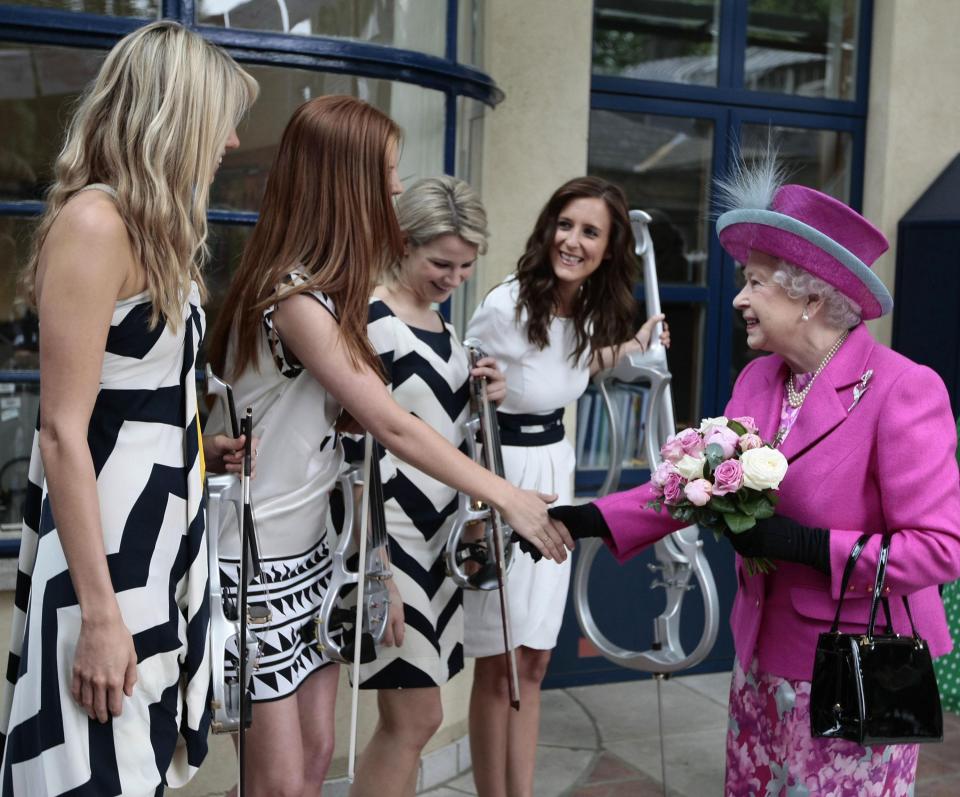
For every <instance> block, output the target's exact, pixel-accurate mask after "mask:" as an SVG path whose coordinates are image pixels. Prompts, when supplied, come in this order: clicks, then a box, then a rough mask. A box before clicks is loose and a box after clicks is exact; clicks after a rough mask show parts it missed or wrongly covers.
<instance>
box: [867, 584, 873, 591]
mask: <svg viewBox="0 0 960 797" xmlns="http://www.w3.org/2000/svg"><path fill="white" fill-rule="evenodd" d="M866 590H867V592H873V587H871V586H870V585H869V584H867V586H866Z"/></svg>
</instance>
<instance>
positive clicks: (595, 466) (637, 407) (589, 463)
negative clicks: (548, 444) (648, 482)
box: [576, 382, 650, 470]
mask: <svg viewBox="0 0 960 797" xmlns="http://www.w3.org/2000/svg"><path fill="white" fill-rule="evenodd" d="M607 389H608V390H609V391H610V398H611V403H612V405H613V411H614V413H615V414H616V422H615V424H614V425H615V427H616V428H617V430H618V431H619V435H620V451H621V458H622V466H623V467H624V468H643V467H646V456H645V454H644V434H645V431H646V412H647V401H648V398H649V394H650V390H649V388H648V387H647V386H646V385H644V384H638V383H633V382H614V383H613V384H610V385H608V387H607ZM610 433H611V422H610V418H609V416H608V413H607V410H606V408H605V406H604V402H603V396H602V395H601V394H600V391H599V390H597V389H596V388H594V387H593V386H592V385H591V387H590V388H589V389H588V390H587V392H586V393H584V395H583V397H582V398H581V399H580V403H579V404H578V406H577V436H576V441H577V442H576V455H577V469H578V470H606V469H607V468H609V467H610V449H611V445H610V443H611V440H610Z"/></svg>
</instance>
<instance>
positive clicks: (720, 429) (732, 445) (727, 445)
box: [703, 426, 740, 459]
mask: <svg viewBox="0 0 960 797" xmlns="http://www.w3.org/2000/svg"><path fill="white" fill-rule="evenodd" d="M739 440H740V437H739V435H738V434H737V433H736V432H735V431H733V429H730V428H729V427H727V426H714V427H713V428H712V429H711V430H710V431H709V432H707V434H706V437H704V438H703V442H704V444H705V445H708V446H709V445H717V446H720V448H722V449H723V458H724V459H730V457H732V456H733V452H734V451H736V450H737V443H738V442H739Z"/></svg>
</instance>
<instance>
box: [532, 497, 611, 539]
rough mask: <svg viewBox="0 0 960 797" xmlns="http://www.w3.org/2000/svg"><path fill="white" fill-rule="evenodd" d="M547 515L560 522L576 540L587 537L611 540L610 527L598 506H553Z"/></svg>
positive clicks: (591, 504)
mask: <svg viewBox="0 0 960 797" xmlns="http://www.w3.org/2000/svg"><path fill="white" fill-rule="evenodd" d="M547 514H548V515H550V517H552V518H553V519H554V520H559V521H560V522H561V523H563V525H564V526H566V527H567V531H569V532H570V536H571V537H573V539H575V540H582V539H585V538H587V537H600V538H606V539H610V527H609V526H608V525H607V521H606V520H604V518H603V513H602V512H601V511H600V510H599V509H597V505H596V504H593V503H590V504H577V505H576V506H551V507H550V508H549V509H547Z"/></svg>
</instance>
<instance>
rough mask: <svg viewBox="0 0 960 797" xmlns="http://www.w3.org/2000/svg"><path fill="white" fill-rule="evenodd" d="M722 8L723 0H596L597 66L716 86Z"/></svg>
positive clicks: (621, 73) (605, 71)
mask: <svg viewBox="0 0 960 797" xmlns="http://www.w3.org/2000/svg"><path fill="white" fill-rule="evenodd" d="M719 13H720V3H719V0H637V2H624V0H597V2H596V3H594V12H593V69H594V72H599V73H602V74H607V75H619V76H621V77H628V78H635V79H639V80H662V81H667V82H670V83H694V84H698V85H708V86H715V85H716V84H717V30H718V15H719Z"/></svg>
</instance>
